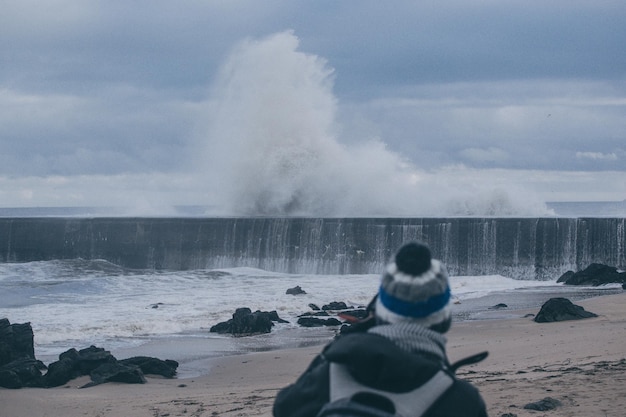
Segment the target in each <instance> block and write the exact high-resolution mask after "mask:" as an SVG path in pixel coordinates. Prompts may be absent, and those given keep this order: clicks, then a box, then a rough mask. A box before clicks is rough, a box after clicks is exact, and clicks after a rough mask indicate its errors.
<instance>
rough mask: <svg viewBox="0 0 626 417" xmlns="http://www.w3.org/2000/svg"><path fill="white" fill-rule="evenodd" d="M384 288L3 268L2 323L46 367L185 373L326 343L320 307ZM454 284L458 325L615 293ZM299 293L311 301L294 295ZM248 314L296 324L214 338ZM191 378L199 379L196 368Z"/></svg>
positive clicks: (59, 267) (99, 265) (56, 266)
mask: <svg viewBox="0 0 626 417" xmlns="http://www.w3.org/2000/svg"><path fill="white" fill-rule="evenodd" d="M379 279H380V277H379V276H378V275H376V274H370V275H307V274H302V275H296V274H283V273H276V272H271V271H263V270H258V269H251V268H231V269H219V270H205V269H202V270H191V271H173V272H165V271H154V270H132V269H125V268H121V267H119V266H117V265H114V264H112V263H109V262H107V261H101V260H95V261H88V260H80V259H78V260H54V261H42V262H29V263H4V264H0V317H6V318H8V319H9V320H10V321H11V323H24V322H30V323H31V325H32V327H33V331H34V334H35V355H36V356H37V358H38V359H40V360H43V361H44V362H45V363H49V362H52V361H54V360H56V359H57V357H58V354H60V353H62V352H64V351H66V350H67V349H70V348H72V347H74V348H77V349H82V348H84V347H88V346H90V345H96V346H98V347H103V348H105V349H107V350H110V351H112V352H113V353H114V354H116V356H118V357H124V356H132V355H138V354H143V355H149V356H159V355H167V358H168V359H175V360H178V361H181V362H183V365H182V366H181V367H182V368H183V370H184V369H185V363H186V362H193V361H194V360H198V359H201V358H203V357H207V358H208V357H214V356H219V355H224V354H236V353H241V352H248V351H254V350H267V349H276V348H280V347H293V346H303V345H306V344H321V343H325V342H326V341H328V340H330V338H332V337H333V336H334V334H335V332H336V331H337V329H336V328H324V329H303V328H300V327H299V326H298V325H297V324H296V321H297V318H298V315H299V314H302V313H304V312H307V311H310V308H309V306H308V305H309V304H310V303H313V304H316V305H318V306H320V307H321V306H322V305H324V304H328V303H329V302H331V301H344V302H346V303H347V304H348V305H351V306H354V307H359V306H364V305H366V304H367V303H368V302H369V301H370V299H371V298H372V296H373V295H374V294H375V293H376V291H377V288H378V284H379ZM450 281H451V286H452V292H453V296H454V298H455V301H456V304H454V305H453V312H454V315H455V320H472V319H480V318H485V317H482V316H481V315H483V314H488V313H489V310H490V309H489V306H492V305H495V304H497V303H498V302H501V301H502V300H505V301H506V300H508V301H507V302H509V303H510V302H512V303H513V304H514V305H513V306H516V307H524V306H531V305H533V304H536V303H537V302H539V301H540V300H539V299H540V298H545V299H547V297H548V296H549V295H550V294H554V293H557V294H558V293H560V292H564V291H569V292H570V293H571V292H572V291H574V292H577V293H578V294H579V297H584V296H590V295H594V294H595V293H593V294H592V293H590V291H591V292H593V291H596V292H597V291H600V292H602V291H606V289H600V290H598V289H595V290H593V289H586V290H584V289H572V288H568V289H565V288H563V287H562V286H561V285H560V284H556V283H555V282H551V281H528V280H525V281H518V280H514V279H510V278H507V277H503V276H500V275H490V276H462V277H451V278H450ZM296 285H299V286H300V287H301V288H302V289H303V290H305V291H306V294H305V295H299V296H293V295H288V294H286V290H287V289H288V288H292V287H294V286H296ZM614 290H615V291H617V289H614ZM619 290H620V291H621V289H619ZM516 303H517V304H516ZM244 306H245V307H250V308H251V309H252V310H253V311H254V310H262V311H271V310H276V311H277V312H278V314H279V316H280V317H281V318H283V319H285V320H288V321H289V323H288V324H277V325H276V326H275V328H274V329H273V330H272V332H271V333H270V334H268V335H261V336H251V337H231V336H228V335H217V334H214V333H210V332H209V328H210V327H211V326H213V325H215V324H217V323H219V322H221V321H225V320H227V319H229V318H231V317H232V313H233V312H234V311H235V309H236V308H238V307H244ZM163 359H165V358H163ZM189 366H191V365H189ZM184 372H187V374H188V375H189V374H190V373H193V371H192V370H191V369H189V367H188V368H187V370H186V371H184Z"/></svg>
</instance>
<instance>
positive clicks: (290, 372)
mask: <svg viewBox="0 0 626 417" xmlns="http://www.w3.org/2000/svg"><path fill="white" fill-rule="evenodd" d="M575 304H577V305H580V306H583V307H584V308H585V309H586V310H588V311H591V312H594V313H596V314H598V316H599V317H596V318H590V319H584V320H576V321H565V322H558V323H535V322H534V321H532V319H531V318H524V317H523V316H524V314H526V313H533V314H536V313H537V312H538V309H534V308H533V309H529V310H523V309H522V310H516V311H515V314H517V315H518V317H516V318H493V319H485V320H470V321H464V322H460V323H454V324H453V326H452V329H451V330H450V332H449V333H447V335H446V336H447V338H448V354H449V358H450V361H451V362H454V361H456V360H459V359H461V358H464V357H466V356H469V355H472V354H475V353H478V352H481V351H484V350H487V351H489V357H488V358H487V359H486V360H485V361H483V362H480V363H478V364H474V365H470V366H466V367H463V368H461V369H459V371H458V372H457V376H458V377H459V378H462V379H467V380H469V381H471V382H472V383H474V384H475V385H476V386H477V387H478V389H479V390H480V392H481V393H482V395H483V397H484V399H485V402H486V403H487V409H488V412H489V415H490V416H500V415H502V414H505V413H514V414H516V415H517V416H518V417H523V416H533V415H537V412H535V411H531V410H525V409H523V406H524V405H525V404H527V403H530V402H536V401H540V400H542V399H543V398H545V397H552V398H554V399H557V400H559V401H560V402H561V403H562V405H561V406H560V407H558V408H557V409H555V410H551V411H549V415H550V416H551V417H561V416H574V417H578V416H579V417H583V416H584V417H588V416H591V415H602V416H614V417H618V416H621V415H623V410H624V408H625V407H626V398H624V397H623V392H622V391H623V386H624V384H625V383H626V359H625V358H626V352H625V351H624V350H623V341H624V340H626V293H625V292H621V293H618V294H612V295H603V296H599V297H593V298H588V299H584V300H580V301H576V302H575ZM510 313H512V312H511V311H508V312H507V314H510ZM321 349H322V346H321V345H316V346H309V347H299V348H289V349H278V350H269V351H263V352H255V353H246V354H239V355H228V356H223V357H215V358H209V359H207V360H206V361H205V362H204V366H207V373H206V374H205V375H201V376H195V377H189V378H178V379H163V378H155V377H152V376H148V377H147V380H148V382H147V383H146V384H143V385H128V384H117V383H107V384H103V385H99V386H96V387H92V388H88V389H77V387H78V386H80V385H82V384H84V383H86V382H87V380H88V377H83V378H79V379H78V380H74V381H70V383H68V384H67V385H66V386H63V387H58V388H50V389H38V388H24V389H20V390H8V389H2V388H0V403H1V404H2V408H3V412H2V413H3V414H2V415H3V416H5V415H6V416H7V417H22V416H24V417H25V416H33V417H36V416H42V417H43V416H47V417H61V416H65V417H73V416H77V417H78V416H92V417H104V416H126V417H140V416H141V417H143V416H149V417H155V416H158V417H166V416H170V417H171V416H186V415H191V416H217V415H219V416H233V417H234V416H270V415H271V408H272V404H273V401H274V397H275V395H276V393H277V392H278V390H280V389H281V388H283V387H284V386H286V385H288V384H290V383H292V382H294V381H295V379H296V378H297V377H298V376H299V375H300V374H301V373H302V372H303V371H304V369H305V368H306V367H307V366H308V365H309V363H310V362H311V360H312V359H313V358H314V357H315V355H317V354H318V353H319V352H320V351H321Z"/></svg>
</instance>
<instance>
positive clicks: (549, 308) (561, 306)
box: [534, 297, 598, 323]
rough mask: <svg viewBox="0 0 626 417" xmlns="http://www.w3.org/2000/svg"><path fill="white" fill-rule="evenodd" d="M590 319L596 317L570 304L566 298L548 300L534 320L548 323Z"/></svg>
mask: <svg viewBox="0 0 626 417" xmlns="http://www.w3.org/2000/svg"><path fill="white" fill-rule="evenodd" d="M590 317H598V315H597V314H594V313H592V312H590V311H586V310H585V309H584V308H583V307H581V306H578V305H576V304H574V303H572V302H571V301H570V300H568V299H567V298H560V297H558V298H550V299H549V300H548V301H546V302H545V303H544V304H543V305H542V306H541V310H540V311H539V313H537V315H536V316H535V318H534V321H535V322H537V323H549V322H555V321H566V320H580V319H586V318H590Z"/></svg>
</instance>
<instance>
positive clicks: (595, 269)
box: [557, 263, 626, 287]
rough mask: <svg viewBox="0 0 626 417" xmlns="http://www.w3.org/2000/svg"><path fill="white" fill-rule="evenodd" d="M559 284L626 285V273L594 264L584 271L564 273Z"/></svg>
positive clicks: (611, 267)
mask: <svg viewBox="0 0 626 417" xmlns="http://www.w3.org/2000/svg"><path fill="white" fill-rule="evenodd" d="M557 282H563V283H564V284H565V285H592V286H594V287H597V286H599V285H605V284H615V283H619V284H624V283H626V272H617V268H615V267H613V266H608V265H604V264H598V263H592V264H591V265H589V266H588V267H587V268H585V269H583V270H582V271H578V272H572V271H567V272H566V273H564V274H563V275H562V276H561V277H560V278H559V279H558V280H557Z"/></svg>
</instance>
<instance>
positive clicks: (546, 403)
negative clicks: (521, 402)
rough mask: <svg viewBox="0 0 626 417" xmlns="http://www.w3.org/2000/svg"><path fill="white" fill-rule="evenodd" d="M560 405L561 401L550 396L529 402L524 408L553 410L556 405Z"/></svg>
mask: <svg viewBox="0 0 626 417" xmlns="http://www.w3.org/2000/svg"><path fill="white" fill-rule="evenodd" d="M560 406H561V402H560V401H559V400H556V399H554V398H551V397H546V398H544V399H543V400H540V401H537V402H534V403H529V404H526V405H525V406H524V409H526V410H536V411H549V410H554V409H555V408H557V407H560Z"/></svg>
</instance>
